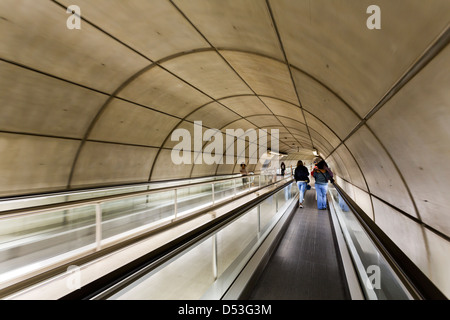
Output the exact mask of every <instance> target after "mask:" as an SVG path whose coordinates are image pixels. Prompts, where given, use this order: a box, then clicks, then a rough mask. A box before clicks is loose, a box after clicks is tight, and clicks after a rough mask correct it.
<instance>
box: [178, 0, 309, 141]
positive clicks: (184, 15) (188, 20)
mask: <svg viewBox="0 0 450 320" xmlns="http://www.w3.org/2000/svg"><path fill="white" fill-rule="evenodd" d="M169 1H170V3H172V5H173V6H174V7H175V8H176V9H177V10H178V12H180V14H181V15H182V16H183V17H184V18H185V19H186V21H187V22H189V24H190V25H191V26H192V27H193V28H194V29H195V30H196V31H197V33H198V34H199V35H200V36H201V37H202V38H203V39H204V40H205V41H206V42H207V43H208V44H209V45H210V46H211V48H212V49H213V50H214V51H215V52H216V53H217V54H218V55H219V56H220V57H221V58H222V60H223V61H224V62H225V63H226V64H227V65H228V67H229V68H230V69H231V70H233V71H234V73H235V74H236V75H237V76H238V77H239V78H240V79H241V81H242V82H243V83H244V84H245V85H246V86H247V87H248V88H249V89H250V90H251V91H252V92H253V93H254V94H255V96H257V97H258V95H257V94H256V92H255V91H254V90H253V89H252V88H251V87H250V86H249V85H248V83H247V82H246V81H245V80H244V79H243V78H242V77H241V75H240V74H239V73H238V72H236V70H235V69H234V68H233V67H232V66H231V65H230V63H229V62H228V60H226V59H225V58H224V57H223V56H222V54H220V52H219V51H218V50H217V48H216V47H215V46H214V45H213V44H212V43H211V42H210V41H209V40H208V38H206V36H205V35H204V34H203V33H202V32H201V31H200V29H199V28H197V26H196V25H195V24H194V23H193V22H192V21H191V20H190V19H189V18H188V17H187V15H186V14H185V13H184V12H183V11H182V10H181V9H180V8H178V6H177V5H176V4H175V3H174V2H173V1H172V0H169ZM258 99H259V97H258ZM260 101H261V100H260ZM261 102H262V101H261ZM262 103H263V102H262ZM263 104H264V103H263ZM264 106H266V105H265V104H264ZM266 108H268V107H267V106H266ZM268 109H269V108H268ZM269 111H271V112H272V110H270V109H269ZM278 121H279V122H280V124H281V125H283V123H282V122H281V121H280V120H279V119H278ZM258 128H259V127H258ZM294 139H295V137H294ZM299 143H300V142H299ZM300 145H301V144H300Z"/></svg>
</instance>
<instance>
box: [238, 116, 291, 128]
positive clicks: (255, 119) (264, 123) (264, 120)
mask: <svg viewBox="0 0 450 320" xmlns="http://www.w3.org/2000/svg"><path fill="white" fill-rule="evenodd" d="M246 119H247V120H249V121H251V122H252V123H254V124H255V125H257V126H258V127H261V128H262V127H272V126H275V127H276V126H278V127H279V130H281V129H283V130H284V128H283V127H282V125H281V122H280V121H279V120H278V119H277V118H276V117H274V116H272V115H264V116H250V117H247V118H246Z"/></svg>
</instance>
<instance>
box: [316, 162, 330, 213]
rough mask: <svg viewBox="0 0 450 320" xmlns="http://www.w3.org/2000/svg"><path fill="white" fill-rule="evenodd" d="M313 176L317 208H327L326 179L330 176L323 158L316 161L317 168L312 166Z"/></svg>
mask: <svg viewBox="0 0 450 320" xmlns="http://www.w3.org/2000/svg"><path fill="white" fill-rule="evenodd" d="M313 177H314V179H315V181H316V182H315V187H316V193H317V209H319V210H326V209H327V190H328V180H331V179H332V177H331V176H330V174H329V173H328V170H327V166H326V163H325V161H324V160H321V161H319V162H318V163H317V168H314V171H313Z"/></svg>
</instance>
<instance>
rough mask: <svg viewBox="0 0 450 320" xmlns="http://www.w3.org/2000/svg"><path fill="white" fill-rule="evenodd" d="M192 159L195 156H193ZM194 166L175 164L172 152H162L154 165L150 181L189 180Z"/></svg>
mask: <svg viewBox="0 0 450 320" xmlns="http://www.w3.org/2000/svg"><path fill="white" fill-rule="evenodd" d="M191 159H194V155H193V154H191ZM192 166H193V164H174V163H173V161H172V150H161V151H160V153H159V154H158V158H156V160H155V163H154V168H153V172H152V176H151V179H150V180H155V181H159V180H171V179H182V178H189V176H190V174H191V169H192Z"/></svg>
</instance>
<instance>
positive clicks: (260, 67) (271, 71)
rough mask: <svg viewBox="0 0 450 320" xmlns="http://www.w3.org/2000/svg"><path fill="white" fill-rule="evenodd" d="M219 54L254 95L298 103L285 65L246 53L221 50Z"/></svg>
mask: <svg viewBox="0 0 450 320" xmlns="http://www.w3.org/2000/svg"><path fill="white" fill-rule="evenodd" d="M220 53H221V54H222V55H223V56H224V57H225V59H226V60H227V61H228V62H229V63H230V64H231V66H232V67H233V69H234V70H236V72H237V73H238V74H239V75H240V76H241V77H242V78H243V79H244V81H245V82H246V83H247V84H248V85H249V86H250V87H251V88H252V89H253V91H254V92H255V93H256V94H258V95H265V96H271V97H276V98H279V99H282V100H286V101H289V102H291V103H298V99H297V96H296V94H295V90H294V86H293V83H292V80H291V77H290V74H289V69H288V67H287V66H286V64H284V63H282V62H279V61H277V60H274V59H271V58H267V57H264V56H260V55H255V54H250V53H246V52H239V51H228V50H221V51H220Z"/></svg>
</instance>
